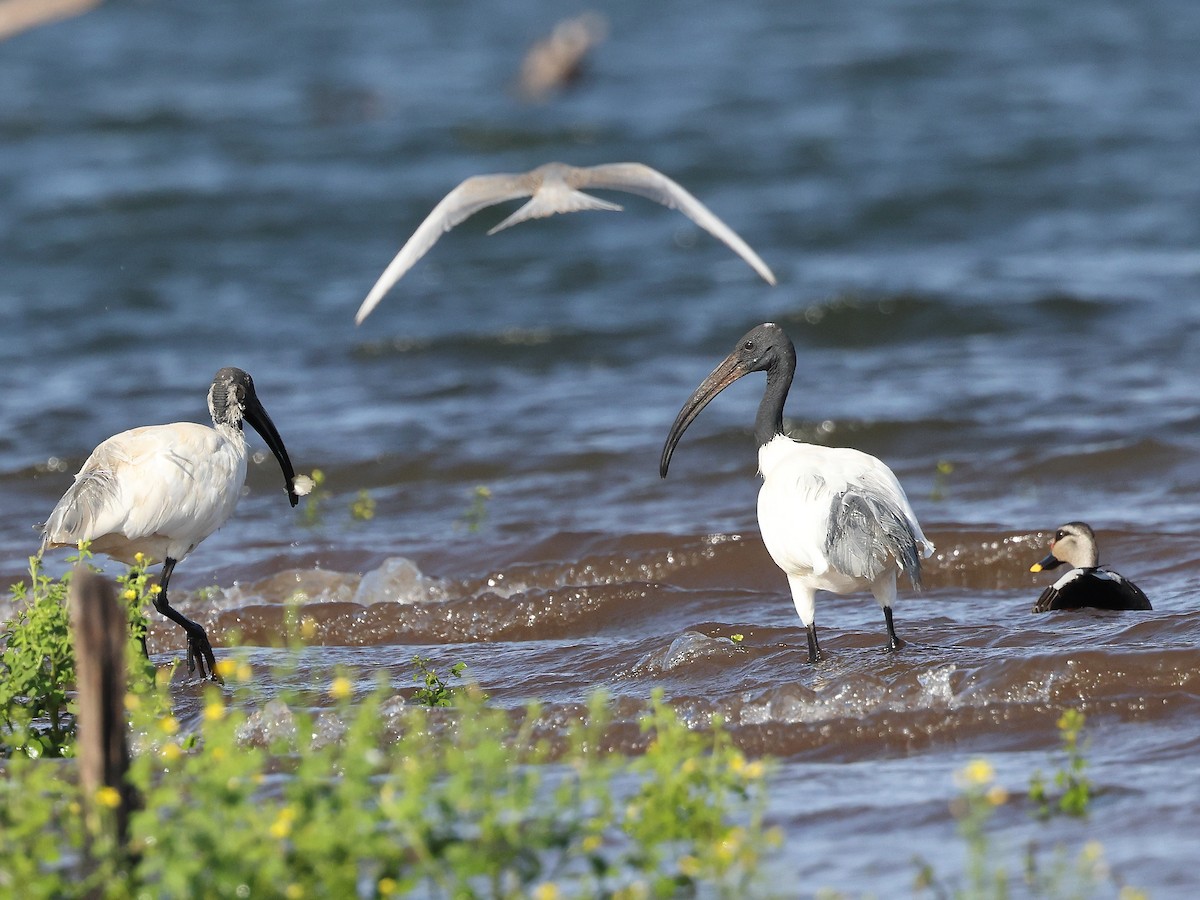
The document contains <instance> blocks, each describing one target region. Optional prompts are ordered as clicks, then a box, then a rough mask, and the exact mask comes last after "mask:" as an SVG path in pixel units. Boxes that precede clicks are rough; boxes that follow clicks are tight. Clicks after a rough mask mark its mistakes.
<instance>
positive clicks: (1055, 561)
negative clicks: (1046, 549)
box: [1029, 553, 1062, 572]
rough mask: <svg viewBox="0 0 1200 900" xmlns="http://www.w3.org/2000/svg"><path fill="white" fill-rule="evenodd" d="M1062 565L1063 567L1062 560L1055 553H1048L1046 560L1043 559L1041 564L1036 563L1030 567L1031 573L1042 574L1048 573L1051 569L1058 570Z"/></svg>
mask: <svg viewBox="0 0 1200 900" xmlns="http://www.w3.org/2000/svg"><path fill="white" fill-rule="evenodd" d="M1061 565H1062V560H1061V559H1059V558H1058V557H1057V556H1055V555H1054V554H1053V553H1048V554H1047V555H1046V558H1045V559H1043V560H1042V561H1040V562H1035V563H1034V564H1033V565H1032V566H1030V567H1029V571H1030V572H1041V571H1043V570H1047V571H1048V570H1050V569H1057V568H1058V567H1059V566H1061Z"/></svg>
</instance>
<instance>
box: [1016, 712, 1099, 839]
mask: <svg viewBox="0 0 1200 900" xmlns="http://www.w3.org/2000/svg"><path fill="white" fill-rule="evenodd" d="M1084 721H1085V717H1084V715H1083V713H1081V712H1080V711H1079V710H1077V709H1068V710H1066V711H1065V712H1064V713H1063V714H1062V715H1061V716H1059V719H1058V722H1057V726H1058V733H1059V735H1060V736H1061V738H1062V752H1063V755H1064V756H1066V761H1065V764H1064V765H1063V766H1062V767H1061V768H1060V769H1059V770H1058V771H1057V772H1055V773H1054V785H1055V787H1057V788H1058V790H1059V794H1058V798H1057V800H1054V798H1052V797H1051V796H1050V793H1049V791H1048V790H1047V787H1046V780H1045V779H1044V778H1043V777H1042V773H1041V772H1040V771H1037V772H1034V773H1033V777H1032V778H1030V779H1029V799H1030V800H1032V801H1033V802H1034V803H1036V804H1038V814H1039V815H1040V816H1042V817H1043V818H1049V817H1050V816H1051V815H1053V814H1054V812H1055V811H1056V810H1057V811H1058V812H1061V813H1064V814H1066V815H1068V816H1086V815H1087V812H1088V804H1089V803H1090V802H1091V798H1092V782H1091V781H1090V780H1089V779H1088V777H1087V775H1085V774H1084V770H1085V769H1087V759H1086V758H1085V757H1084V755H1083V746H1082V742H1081V741H1080V736H1081V735H1082V734H1083V724H1084Z"/></svg>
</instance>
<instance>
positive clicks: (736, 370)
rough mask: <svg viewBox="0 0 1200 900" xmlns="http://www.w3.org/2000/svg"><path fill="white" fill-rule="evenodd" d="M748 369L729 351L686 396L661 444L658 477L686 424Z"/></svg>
mask: <svg viewBox="0 0 1200 900" xmlns="http://www.w3.org/2000/svg"><path fill="white" fill-rule="evenodd" d="M750 371H751V370H750V369H748V368H747V367H746V364H745V362H744V361H743V360H742V359H740V358H739V357H738V355H737V354H736V353H731V354H730V355H729V356H727V357H725V359H723V360H722V361H721V362H720V363H719V364H718V365H717V367H716V368H715V369H713V370H712V372H710V373H709V375H708V377H707V378H705V379H704V381H702V382H701V383H700V387H698V388H696V390H695V391H693V392H692V396H690V397H688V399H687V402H686V403H684V404H683V408H682V409H681V410H679V415H677V416H676V417H675V424H673V425H672V426H671V432H670V434H668V435H667V442H666V443H665V444H663V450H662V457H661V458H660V459H659V461H658V474H659V476H660V477H662V478H666V477H667V467H668V466H669V465H671V455H672V454H673V453H674V452H675V445H676V444H678V443H679V439H680V438H682V437H683V433H684V432H685V431H687V428H688V426H689V425H691V424H692V422H694V421H695V420H696V416H698V415H700V412H701V410H703V409H704V407H706V406H708V404H709V403H710V402H711V401H712V399H713V397H715V396H717V394H719V393H721V391H723V390H725V388H727V387H729V386H730V385H731V384H733V383H734V382H735V381H737V380H738V379H739V378H741V377H742V376H743V375H749V374H750Z"/></svg>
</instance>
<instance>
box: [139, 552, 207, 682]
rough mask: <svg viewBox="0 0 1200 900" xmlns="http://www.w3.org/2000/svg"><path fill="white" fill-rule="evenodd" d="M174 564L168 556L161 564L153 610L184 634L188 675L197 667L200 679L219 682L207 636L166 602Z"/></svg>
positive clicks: (200, 628) (201, 629)
mask: <svg viewBox="0 0 1200 900" xmlns="http://www.w3.org/2000/svg"><path fill="white" fill-rule="evenodd" d="M175 562H176V561H175V560H173V559H171V558H170V557H169V556H168V557H167V560H166V562H164V563H163V570H162V576H161V578H160V579H159V586H160V587H161V588H162V590H161V591H159V592H158V593H157V594H155V595H154V608H155V609H157V610H158V611H159V612H160V613H162V614H163V615H164V616H166V617H167V618H168V619H170V620H171V621H172V622H174V623H175V624H176V625H178V626H179V627H180V628H182V629H183V630H184V632H186V634H187V642H188V654H187V666H188V674H191V673H192V672H195V671H196V667H197V666H199V668H200V677H201V678H210V679H212V680H213V681H220V680H221V678H220V676H219V675H217V660H216V657H214V656H213V652H212V645H211V644H209V642H208V635H207V634H205V632H204V629H203V628H202V627H201V626H199V625H197V624H196V623H195V622H193V621H192V620H191V619H189V618H187V617H186V616H184V615H183V614H182V613H180V612H179V611H178V610H176V609H173V608H172V607H171V603H170V601H169V600H167V582H169V581H170V580H171V573H172V572H174V571H175Z"/></svg>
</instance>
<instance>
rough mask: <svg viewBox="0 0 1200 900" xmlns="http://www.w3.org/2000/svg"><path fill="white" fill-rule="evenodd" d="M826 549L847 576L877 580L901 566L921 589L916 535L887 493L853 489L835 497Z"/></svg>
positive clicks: (901, 509) (919, 560)
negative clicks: (890, 567)
mask: <svg viewBox="0 0 1200 900" xmlns="http://www.w3.org/2000/svg"><path fill="white" fill-rule="evenodd" d="M826 548H827V549H826V552H827V555H828V557H829V561H830V562H831V563H832V564H833V566H834V567H835V568H836V569H838V570H839V571H841V572H844V573H845V574H846V575H850V576H853V577H855V578H865V579H867V580H869V581H874V580H875V579H876V578H878V577H879V576H880V575H881V574H883V572H884V571H885V570H886V569H887V568H888V567H889V566H891V565H898V566H899V567H900V569H901V571H903V572H904V574H905V575H907V576H908V577H909V579H910V580H911V581H912V584H913V587H916V588H920V586H921V559H920V556H919V555H918V552H917V537H916V534H915V533H914V532H913V528H912V525H911V524H910V523H909V521H908V517H907V516H906V515H905V512H904V509H903V508H902V507H901V506H900V505H899V504H898V503H895V502H894V501H893V500H892V499H891V497H890V496H888V495H887V494H885V493H882V492H876V491H872V490H870V489H869V488H859V487H852V488H848V489H847V490H845V491H843V492H842V493H840V494H838V495H836V496H835V497H834V498H833V503H832V506H831V508H830V511H829V531H828V534H827V535H826Z"/></svg>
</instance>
